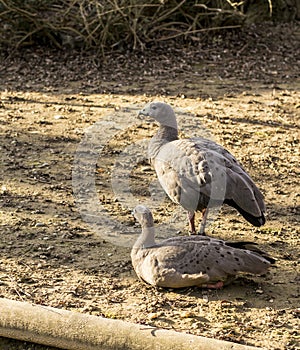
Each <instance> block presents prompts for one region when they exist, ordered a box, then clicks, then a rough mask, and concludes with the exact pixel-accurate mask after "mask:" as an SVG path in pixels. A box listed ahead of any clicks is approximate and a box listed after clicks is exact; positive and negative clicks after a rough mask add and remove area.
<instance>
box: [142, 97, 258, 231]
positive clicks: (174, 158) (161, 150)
mask: <svg viewBox="0 0 300 350" xmlns="http://www.w3.org/2000/svg"><path fill="white" fill-rule="evenodd" d="M139 115H144V116H149V117H152V118H154V119H155V120H156V121H157V122H158V123H159V124H160V128H159V130H158V132H157V133H156V134H155V135H154V136H153V138H152V139H151V141H150V144H149V148H148V156H149V158H150V161H151V163H152V164H153V166H154V168H155V171H156V174H157V177H158V180H159V182H160V184H161V186H162V187H163V189H164V190H165V192H166V193H167V195H168V196H169V197H170V199H171V200H172V201H173V202H175V203H177V204H180V205H181V206H182V207H183V208H184V209H186V210H187V211H188V219H189V225H190V232H191V234H196V229H195V212H196V211H201V212H202V222H201V226H200V231H199V233H200V234H202V235H205V232H204V231H205V224H206V219H207V214H208V208H209V207H216V206H219V205H222V204H223V203H226V204H228V205H230V206H232V207H234V208H235V209H237V210H238V211H239V213H240V214H241V215H242V216H243V217H244V218H245V219H246V220H247V221H249V222H250V223H251V224H252V225H254V226H257V227H259V226H261V225H263V224H264V223H265V216H264V212H265V204H264V200H263V195H262V193H261V192H260V190H259V189H258V188H257V186H256V185H255V183H254V182H253V180H252V179H251V177H250V176H249V175H248V174H247V172H246V171H245V169H244V168H243V167H242V166H241V164H240V163H239V162H238V161H237V160H236V159H235V158H234V156H233V155H232V154H230V153H229V152H228V151H227V150H226V149H225V148H223V147H222V146H221V145H219V144H217V143H215V142H214V141H212V140H209V139H205V138H202V137H193V138H189V139H179V138H178V127H177V121H176V116H175V113H174V111H173V109H172V107H171V106H170V105H169V104H167V103H164V102H151V103H149V104H147V105H146V106H145V107H144V109H142V110H141V111H140V112H139Z"/></svg>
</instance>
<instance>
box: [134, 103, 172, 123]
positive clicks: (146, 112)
mask: <svg viewBox="0 0 300 350" xmlns="http://www.w3.org/2000/svg"><path fill="white" fill-rule="evenodd" d="M138 115H139V116H141V115H142V116H148V117H150V118H153V119H155V120H156V121H157V122H159V123H160V124H161V125H163V126H167V127H171V128H173V129H177V121H176V116H175V113H174V110H173V108H172V107H171V106H170V105H169V104H168V103H165V102H150V103H148V104H147V105H146V106H145V107H144V108H143V109H142V110H140V111H139V114H138Z"/></svg>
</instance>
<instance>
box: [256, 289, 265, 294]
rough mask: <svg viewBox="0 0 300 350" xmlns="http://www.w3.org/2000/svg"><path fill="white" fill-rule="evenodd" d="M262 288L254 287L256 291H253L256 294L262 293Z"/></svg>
mask: <svg viewBox="0 0 300 350" xmlns="http://www.w3.org/2000/svg"><path fill="white" fill-rule="evenodd" d="M263 292H264V291H263V290H262V289H256V291H255V293H257V294H263Z"/></svg>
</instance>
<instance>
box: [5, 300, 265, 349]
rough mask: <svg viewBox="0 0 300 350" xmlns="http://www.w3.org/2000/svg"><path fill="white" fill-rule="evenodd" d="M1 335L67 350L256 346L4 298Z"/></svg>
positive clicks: (249, 347)
mask: <svg viewBox="0 0 300 350" xmlns="http://www.w3.org/2000/svg"><path fill="white" fill-rule="evenodd" d="M0 336H2V337H7V338H13V339H18V340H23V341H30V342H33V343H38V344H43V345H49V346H54V347H58V348H61V349H68V350H96V349H97V350H121V349H122V350H183V349H184V350H216V349H218V350H229V349H230V350H255V349H256V350H258V349H259V348H256V347H252V346H245V345H241V344H236V343H231V342H227V341H222V340H215V339H209V338H205V337H199V336H195V335H190V334H185V333H180V332H175V331H169V330H163V329H158V328H154V327H150V326H144V325H138V324H134V323H129V322H124V321H121V320H111V319H106V318H103V317H97V316H91V315H87V314H81V313H76V312H72V311H67V310H61V309H56V308H52V307H48V306H42V305H35V304H30V303H27V302H20V301H14V300H9V299H4V298H0Z"/></svg>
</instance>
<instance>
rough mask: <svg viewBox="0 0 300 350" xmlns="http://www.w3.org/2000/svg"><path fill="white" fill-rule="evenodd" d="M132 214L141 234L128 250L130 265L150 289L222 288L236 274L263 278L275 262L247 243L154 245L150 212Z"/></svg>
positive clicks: (197, 239) (192, 239) (178, 240)
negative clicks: (248, 274) (247, 273)
mask: <svg viewBox="0 0 300 350" xmlns="http://www.w3.org/2000/svg"><path fill="white" fill-rule="evenodd" d="M133 214H134V216H135V218H136V219H137V220H138V221H139V223H140V224H141V226H142V233H141V235H140V236H139V238H138V239H137V241H136V242H135V244H134V246H133V248H132V250H131V260H132V265H133V267H134V270H135V272H136V274H137V276H138V277H139V278H140V279H141V280H143V281H145V282H147V283H149V284H151V285H153V286H157V287H169V288H183V287H191V286H198V287H205V288H221V287H223V286H224V285H226V284H228V283H229V282H230V281H231V280H232V279H233V278H234V277H235V276H236V275H237V274H238V273H239V272H249V273H252V274H263V273H265V272H266V271H267V269H268V268H269V266H270V265H271V264H273V263H274V262H275V260H274V259H272V258H271V257H269V256H268V255H267V254H266V253H264V252H262V251H261V250H259V249H258V248H256V247H255V244H254V243H249V242H225V241H223V240H219V239H215V238H211V237H206V236H178V237H173V238H169V239H166V240H163V241H162V242H160V243H156V242H155V233H154V227H153V217H152V214H151V211H150V210H149V209H148V208H147V207H145V206H143V205H138V206H136V207H135V208H134V210H133ZM243 248H245V249H243ZM246 248H247V249H246Z"/></svg>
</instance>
